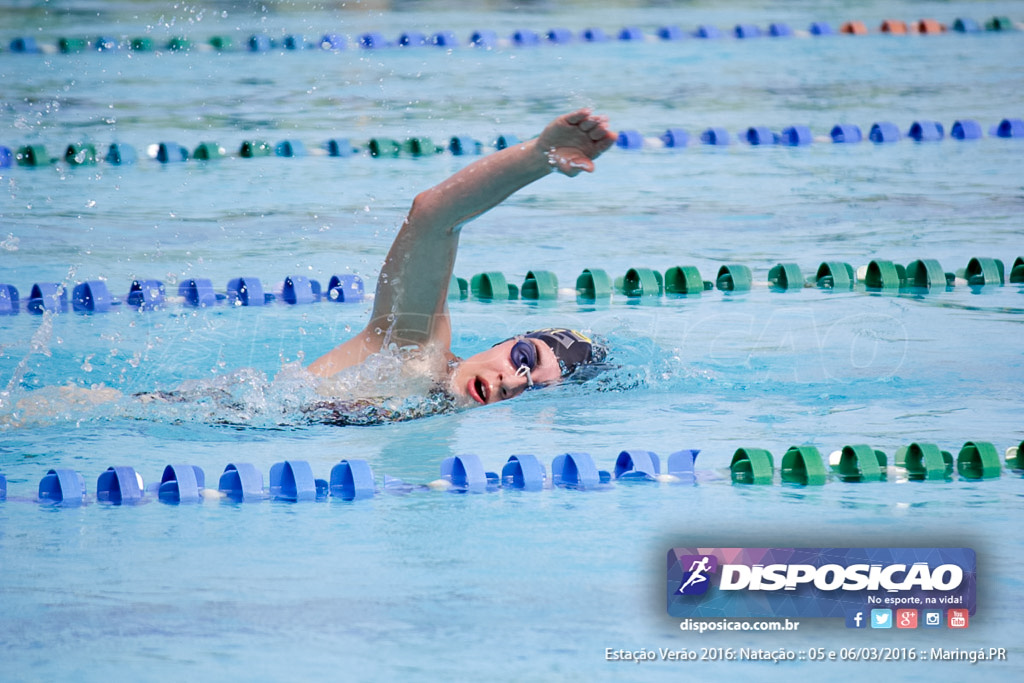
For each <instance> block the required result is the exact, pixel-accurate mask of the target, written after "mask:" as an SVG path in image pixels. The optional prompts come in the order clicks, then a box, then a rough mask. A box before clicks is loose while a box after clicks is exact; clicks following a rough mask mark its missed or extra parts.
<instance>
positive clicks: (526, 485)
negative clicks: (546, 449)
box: [501, 454, 547, 491]
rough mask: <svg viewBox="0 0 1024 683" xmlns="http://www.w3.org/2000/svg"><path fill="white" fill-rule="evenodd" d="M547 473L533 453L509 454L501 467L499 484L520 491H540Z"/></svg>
mask: <svg viewBox="0 0 1024 683" xmlns="http://www.w3.org/2000/svg"><path fill="white" fill-rule="evenodd" d="M546 480H547V474H546V473H545V471H544V465H543V464H542V463H541V462H540V460H538V459H537V456H535V455H529V454H523V455H512V456H509V459H508V462H506V463H505V465H504V466H503V467H502V468H501V485H502V486H504V487H505V488H510V489H518V490H521V491H540V490H541V489H543V488H544V483H545V481H546Z"/></svg>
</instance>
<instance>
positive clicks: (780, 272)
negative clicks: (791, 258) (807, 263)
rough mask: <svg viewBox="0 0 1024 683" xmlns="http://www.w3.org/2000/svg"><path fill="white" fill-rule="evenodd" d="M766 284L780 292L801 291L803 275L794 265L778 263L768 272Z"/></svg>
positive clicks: (798, 267)
mask: <svg viewBox="0 0 1024 683" xmlns="http://www.w3.org/2000/svg"><path fill="white" fill-rule="evenodd" d="M768 284H769V285H771V287H772V289H775V290H778V291H781V292H788V291H789V290H791V289H801V288H803V286H804V275H803V273H801V272H800V266H798V265H797V264H795V263H778V264H776V265H774V266H772V269H771V270H769V271H768Z"/></svg>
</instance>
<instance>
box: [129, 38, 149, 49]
mask: <svg viewBox="0 0 1024 683" xmlns="http://www.w3.org/2000/svg"><path fill="white" fill-rule="evenodd" d="M128 49H130V50H131V51H132V52H152V51H153V39H152V38H132V42H131V43H130V44H129V45H128Z"/></svg>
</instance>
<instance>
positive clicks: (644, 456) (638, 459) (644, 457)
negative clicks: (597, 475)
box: [613, 450, 661, 481]
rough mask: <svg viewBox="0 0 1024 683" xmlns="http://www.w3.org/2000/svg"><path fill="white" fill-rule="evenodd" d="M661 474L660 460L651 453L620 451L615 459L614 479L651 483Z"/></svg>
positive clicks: (655, 454) (656, 455)
mask: <svg viewBox="0 0 1024 683" xmlns="http://www.w3.org/2000/svg"><path fill="white" fill-rule="evenodd" d="M659 474H661V459H660V458H658V454H657V453H655V452H653V451H641V450H632V451H622V452H621V453H619V456H618V458H616V459H615V470H614V473H613V476H614V478H615V479H627V480H628V479H642V480H650V481H653V480H654V479H655V478H656V477H657V476H658V475H659Z"/></svg>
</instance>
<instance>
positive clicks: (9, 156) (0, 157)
mask: <svg viewBox="0 0 1024 683" xmlns="http://www.w3.org/2000/svg"><path fill="white" fill-rule="evenodd" d="M13 165H14V152H13V151H12V150H11V148H10V147H4V146H2V145H0V168H10V167H11V166H13Z"/></svg>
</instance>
